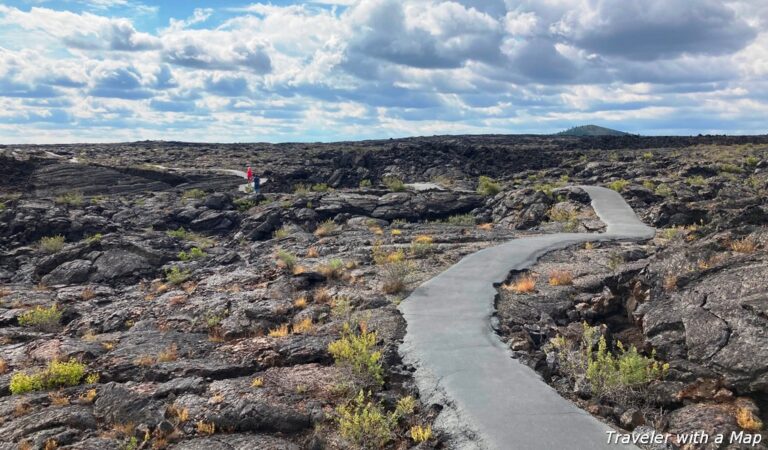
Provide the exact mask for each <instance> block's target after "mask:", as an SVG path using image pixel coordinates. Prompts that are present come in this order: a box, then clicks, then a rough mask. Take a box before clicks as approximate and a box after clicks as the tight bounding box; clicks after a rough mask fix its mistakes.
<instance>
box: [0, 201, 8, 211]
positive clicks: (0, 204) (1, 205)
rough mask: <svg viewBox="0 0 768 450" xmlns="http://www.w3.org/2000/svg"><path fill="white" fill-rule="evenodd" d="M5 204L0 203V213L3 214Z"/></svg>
mask: <svg viewBox="0 0 768 450" xmlns="http://www.w3.org/2000/svg"><path fill="white" fill-rule="evenodd" d="M6 208H7V207H6V206H5V202H0V212H3V211H5V210H6Z"/></svg>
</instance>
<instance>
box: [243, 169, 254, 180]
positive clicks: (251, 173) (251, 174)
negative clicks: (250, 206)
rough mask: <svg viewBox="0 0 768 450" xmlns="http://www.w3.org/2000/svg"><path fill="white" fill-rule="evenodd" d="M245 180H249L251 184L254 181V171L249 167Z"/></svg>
mask: <svg viewBox="0 0 768 450" xmlns="http://www.w3.org/2000/svg"><path fill="white" fill-rule="evenodd" d="M245 178H247V179H248V182H249V183H250V182H251V180H253V169H251V166H248V171H247V172H245Z"/></svg>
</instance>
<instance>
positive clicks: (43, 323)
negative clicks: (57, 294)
mask: <svg viewBox="0 0 768 450" xmlns="http://www.w3.org/2000/svg"><path fill="white" fill-rule="evenodd" d="M18 320H19V325H21V326H22V327H31V328H35V329H38V330H40V331H46V332H52V331H55V330H57V329H58V328H59V322H60V321H61V310H60V309H59V307H58V306H56V305H51V306H50V307H49V308H44V307H42V306H35V307H34V309H30V310H29V311H25V312H24V313H23V314H22V315H20V316H19V319H18Z"/></svg>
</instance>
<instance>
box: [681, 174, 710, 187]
mask: <svg viewBox="0 0 768 450" xmlns="http://www.w3.org/2000/svg"><path fill="white" fill-rule="evenodd" d="M685 181H686V182H687V183H688V184H689V185H691V186H704V185H705V184H707V180H706V178H704V177H703V176H701V175H695V176H692V177H688V178H687V179H686V180H685Z"/></svg>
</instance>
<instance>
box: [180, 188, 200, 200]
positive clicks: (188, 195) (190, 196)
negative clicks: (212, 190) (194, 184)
mask: <svg viewBox="0 0 768 450" xmlns="http://www.w3.org/2000/svg"><path fill="white" fill-rule="evenodd" d="M204 198H205V191H203V190H202V189H190V190H188V191H186V192H184V193H183V194H182V195H181V199H182V200H201V199H204Z"/></svg>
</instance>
